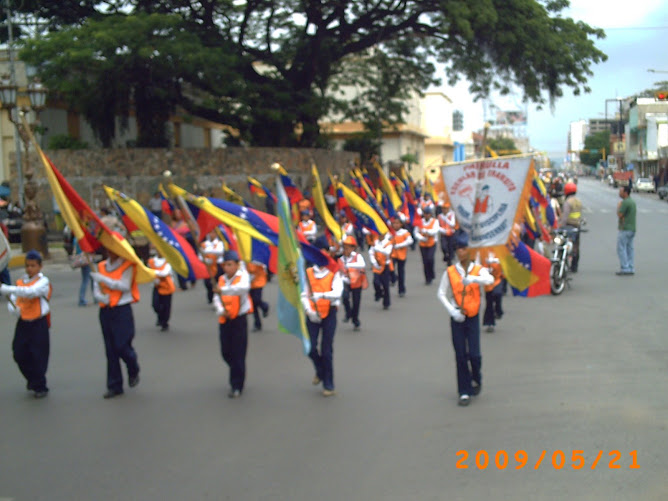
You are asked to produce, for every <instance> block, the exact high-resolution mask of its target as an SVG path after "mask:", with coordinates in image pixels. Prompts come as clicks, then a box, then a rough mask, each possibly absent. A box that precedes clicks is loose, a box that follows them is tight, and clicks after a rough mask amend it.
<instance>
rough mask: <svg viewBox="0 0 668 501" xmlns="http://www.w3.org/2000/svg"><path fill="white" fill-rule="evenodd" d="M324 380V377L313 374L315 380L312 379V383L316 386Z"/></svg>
mask: <svg viewBox="0 0 668 501" xmlns="http://www.w3.org/2000/svg"><path fill="white" fill-rule="evenodd" d="M321 382H322V379H320V378H319V377H318V376H313V380H312V381H311V384H312V385H313V386H316V385H318V384H320V383H321Z"/></svg>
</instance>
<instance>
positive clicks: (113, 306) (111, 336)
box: [90, 249, 139, 399]
mask: <svg viewBox="0 0 668 501" xmlns="http://www.w3.org/2000/svg"><path fill="white" fill-rule="evenodd" d="M107 256H108V257H107V259H106V260H104V261H102V262H100V263H99V264H98V266H97V271H96V272H92V273H91V274H90V276H91V278H92V279H93V297H94V298H95V300H96V301H97V302H98V303H99V305H100V326H101V327H102V336H103V338H104V350H105V353H106V356H107V392H106V393H105V394H104V398H107V399H108V398H114V397H117V396H119V395H122V394H123V374H122V372H121V362H120V361H121V360H123V362H124V363H125V365H126V367H127V370H128V385H129V386H130V388H134V387H135V386H137V385H138V384H139V363H138V362H137V352H136V351H135V350H134V348H133V347H132V340H133V339H134V337H135V321H134V317H133V316H132V307H131V304H132V303H136V302H137V301H139V288H138V287H137V281H136V279H135V275H136V265H134V264H132V263H131V262H130V261H126V260H125V259H123V258H122V257H120V256H119V255H117V254H116V253H114V252H113V251H111V250H109V249H107Z"/></svg>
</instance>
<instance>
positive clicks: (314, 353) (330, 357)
mask: <svg viewBox="0 0 668 501" xmlns="http://www.w3.org/2000/svg"><path fill="white" fill-rule="evenodd" d="M306 327H307V328H308V335H309V337H310V338H311V352H310V353H309V354H308V356H309V357H310V358H311V360H313V366H314V367H315V374H316V376H318V377H319V378H320V379H321V380H322V386H323V387H324V388H325V389H326V390H333V389H334V333H335V332H336V308H335V307H332V308H330V309H329V314H328V315H327V316H326V317H325V318H323V319H322V320H321V322H320V323H319V324H316V323H313V322H311V321H310V320H309V319H308V318H307V319H306ZM320 331H322V338H321V339H320V351H318V337H319V336H320Z"/></svg>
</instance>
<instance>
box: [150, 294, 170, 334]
mask: <svg viewBox="0 0 668 501" xmlns="http://www.w3.org/2000/svg"><path fill="white" fill-rule="evenodd" d="M153 311H155V313H156V314H157V315H158V325H159V326H160V327H169V318H170V317H171V316H172V295H171V294H159V293H158V288H157V287H153Z"/></svg>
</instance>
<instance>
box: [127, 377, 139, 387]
mask: <svg viewBox="0 0 668 501" xmlns="http://www.w3.org/2000/svg"><path fill="white" fill-rule="evenodd" d="M138 384H139V374H137V375H136V376H135V377H131V378H129V379H128V386H130V388H134V387H135V386H137V385H138Z"/></svg>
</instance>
